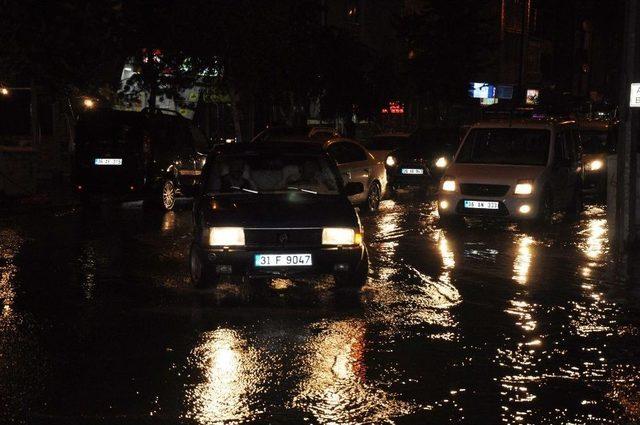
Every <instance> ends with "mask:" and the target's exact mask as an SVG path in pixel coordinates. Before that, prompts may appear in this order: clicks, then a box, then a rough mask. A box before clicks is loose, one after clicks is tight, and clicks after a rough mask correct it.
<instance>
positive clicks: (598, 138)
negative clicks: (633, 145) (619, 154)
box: [580, 130, 616, 154]
mask: <svg viewBox="0 0 640 425" xmlns="http://www.w3.org/2000/svg"><path fill="white" fill-rule="evenodd" d="M580 141H581V142H582V151H583V152H584V153H587V154H597V153H615V151H616V146H615V142H614V140H613V138H612V137H609V132H608V131H595V130H583V131H580Z"/></svg>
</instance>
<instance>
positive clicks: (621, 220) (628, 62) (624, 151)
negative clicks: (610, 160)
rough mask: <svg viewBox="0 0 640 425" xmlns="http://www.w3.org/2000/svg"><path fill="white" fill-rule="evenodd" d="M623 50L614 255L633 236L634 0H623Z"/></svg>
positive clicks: (635, 131) (636, 78)
mask: <svg viewBox="0 0 640 425" xmlns="http://www.w3.org/2000/svg"><path fill="white" fill-rule="evenodd" d="M624 16H625V25H624V52H623V62H622V85H621V96H620V98H621V102H620V112H621V114H620V134H619V137H618V147H617V155H618V160H617V173H616V174H617V183H616V212H615V217H616V220H615V229H614V230H615V235H614V237H615V245H616V251H617V253H618V254H621V253H623V252H624V251H625V249H626V248H627V247H628V246H629V245H630V244H633V243H634V242H635V239H636V232H637V228H636V198H637V187H636V186H637V177H638V160H637V158H638V157H637V152H638V144H637V138H638V111H637V110H636V108H631V107H630V102H629V98H630V96H629V95H630V89H631V84H632V83H633V82H640V80H639V72H638V71H640V67H638V54H639V53H640V50H639V49H638V25H639V20H638V18H639V17H640V16H638V0H626V4H625V14H624Z"/></svg>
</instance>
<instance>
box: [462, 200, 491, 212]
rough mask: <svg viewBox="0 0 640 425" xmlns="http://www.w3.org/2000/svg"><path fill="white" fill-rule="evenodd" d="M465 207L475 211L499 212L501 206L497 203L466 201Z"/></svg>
mask: <svg viewBox="0 0 640 425" xmlns="http://www.w3.org/2000/svg"><path fill="white" fill-rule="evenodd" d="M464 207H465V208H470V209H474V210H497V209H500V207H499V204H498V203H497V202H495V201H464Z"/></svg>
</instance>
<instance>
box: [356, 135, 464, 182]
mask: <svg viewBox="0 0 640 425" xmlns="http://www.w3.org/2000/svg"><path fill="white" fill-rule="evenodd" d="M458 145H459V133H458V130H455V129H442V128H434V129H426V130H418V131H415V132H414V133H392V134H381V135H378V136H374V137H372V138H371V139H370V140H369V141H368V142H367V143H365V146H366V147H367V149H369V151H370V152H371V153H372V154H373V155H374V156H376V157H378V158H379V159H381V160H383V161H384V162H385V164H386V167H387V178H388V184H389V188H390V189H391V191H393V190H395V189H398V188H402V187H420V188H426V187H427V186H428V185H429V184H431V183H433V182H437V181H438V180H439V179H440V178H441V177H442V176H443V174H444V170H445V169H446V167H447V166H448V165H449V162H450V161H451V159H452V158H453V156H454V154H455V151H456V149H457V148H458Z"/></svg>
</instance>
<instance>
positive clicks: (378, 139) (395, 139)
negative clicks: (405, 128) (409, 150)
mask: <svg viewBox="0 0 640 425" xmlns="http://www.w3.org/2000/svg"><path fill="white" fill-rule="evenodd" d="M408 144H409V137H404V136H375V137H372V138H371V139H369V141H367V142H366V143H365V144H364V145H365V147H366V148H367V149H369V150H371V151H393V150H396V149H398V148H400V147H403V146H407V145H408Z"/></svg>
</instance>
